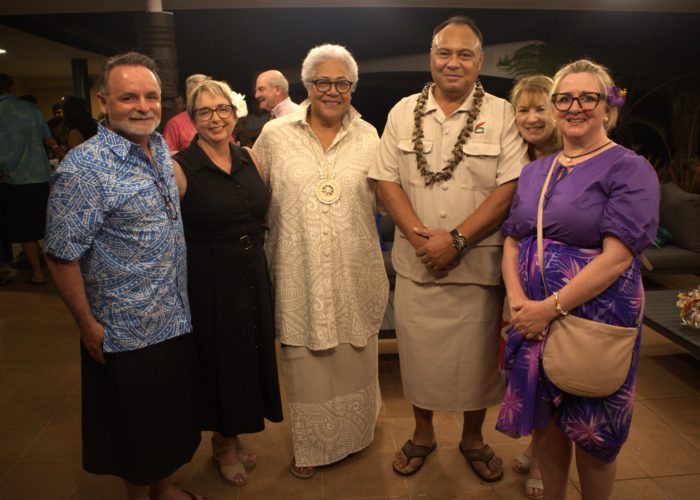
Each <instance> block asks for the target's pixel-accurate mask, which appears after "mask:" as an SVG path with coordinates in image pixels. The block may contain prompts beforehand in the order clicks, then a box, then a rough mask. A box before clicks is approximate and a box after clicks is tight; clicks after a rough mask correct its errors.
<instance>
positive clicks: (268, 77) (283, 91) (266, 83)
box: [255, 69, 299, 119]
mask: <svg viewBox="0 0 700 500" xmlns="http://www.w3.org/2000/svg"><path fill="white" fill-rule="evenodd" d="M255 99H256V100H257V101H258V103H260V109H262V110H265V111H269V112H270V115H272V118H273V119H274V118H279V117H280V116H284V115H288V114H291V113H294V111H296V109H297V108H298V107H299V105H298V104H295V103H294V102H292V100H291V99H290V98H289V82H288V81H287V79H286V78H285V77H284V75H283V74H282V73H280V72H279V71H277V70H276V69H270V70H268V71H263V72H262V73H260V74H259V75H258V78H257V80H256V81H255Z"/></svg>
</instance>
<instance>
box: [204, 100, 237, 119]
mask: <svg viewBox="0 0 700 500" xmlns="http://www.w3.org/2000/svg"><path fill="white" fill-rule="evenodd" d="M235 110H236V108H234V107H233V106H231V105H230V104H219V105H218V106H217V107H216V108H213V109H212V108H197V109H195V110H194V116H196V117H197V118H199V119H200V120H202V121H203V122H208V121H209V120H211V117H212V116H214V111H216V114H217V115H219V118H221V119H222V120H225V119H226V118H230V117H231V116H232V115H233V113H234V111H235Z"/></svg>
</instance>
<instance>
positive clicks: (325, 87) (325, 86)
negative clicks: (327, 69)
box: [311, 78, 352, 94]
mask: <svg viewBox="0 0 700 500" xmlns="http://www.w3.org/2000/svg"><path fill="white" fill-rule="evenodd" d="M311 83H313V84H314V87H316V90H318V91H319V92H323V93H326V92H328V91H329V90H330V89H331V87H333V86H335V90H336V92H338V93H339V94H347V93H348V92H350V89H351V88H352V82H351V81H348V80H338V81H337V82H332V81H330V80H326V79H325V78H322V79H320V80H311Z"/></svg>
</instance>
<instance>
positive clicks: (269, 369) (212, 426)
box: [173, 80, 282, 486]
mask: <svg viewBox="0 0 700 500" xmlns="http://www.w3.org/2000/svg"><path fill="white" fill-rule="evenodd" d="M187 113H188V114H189V116H190V118H191V119H192V121H193V123H194V126H195V128H196V130H197V136H196V137H195V139H194V140H193V141H192V144H191V145H190V146H189V147H188V148H187V149H186V150H184V151H181V152H179V153H178V154H177V155H176V156H175V157H174V162H173V163H174V166H175V176H176V178H177V184H178V189H179V191H180V198H181V200H182V201H181V204H180V205H181V209H182V221H183V224H184V228H185V239H186V241H187V266H188V290H189V298H190V305H191V309H192V324H193V329H194V334H195V335H196V337H197V342H198V347H199V355H200V385H199V387H200V395H201V408H202V430H208V431H213V435H212V451H213V458H214V462H215V463H216V465H217V467H218V469H219V472H220V473H221V475H222V476H223V477H224V478H225V479H226V480H228V481H229V482H231V483H232V484H234V485H236V486H242V485H244V484H246V482H247V480H248V475H247V472H246V469H248V470H250V469H252V468H253V467H254V466H255V461H256V458H255V455H253V454H252V453H251V452H250V451H248V450H245V449H244V448H242V446H241V443H240V441H239V439H238V434H243V433H250V432H258V431H261V430H263V429H264V427H265V423H264V419H265V418H267V419H268V420H270V421H273V422H279V421H281V420H282V408H281V402H280V393H279V385H278V380H277V365H276V359H275V343H274V314H273V306H272V295H271V290H270V285H269V278H268V271H267V262H266V260H265V253H264V252H263V232H264V229H265V227H264V222H265V216H266V214H267V208H268V205H269V202H270V193H269V191H268V189H267V186H266V185H265V182H264V181H263V179H262V176H261V174H260V172H259V170H258V167H257V162H256V161H255V159H254V158H252V157H251V152H250V151H249V150H248V149H246V148H241V147H238V146H236V145H234V144H230V142H229V141H230V138H231V133H232V132H233V128H234V126H235V125H236V120H237V119H238V118H240V117H242V116H245V114H246V107H245V100H244V99H243V96H241V95H239V94H236V93H234V92H232V91H231V89H230V87H229V86H228V85H227V84H226V83H225V82H218V81H214V80H207V81H204V82H202V83H201V84H199V85H198V86H197V87H196V88H195V90H194V91H193V92H192V94H191V95H190V96H189V98H188V101H187Z"/></svg>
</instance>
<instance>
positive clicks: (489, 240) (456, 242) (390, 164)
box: [370, 16, 527, 482]
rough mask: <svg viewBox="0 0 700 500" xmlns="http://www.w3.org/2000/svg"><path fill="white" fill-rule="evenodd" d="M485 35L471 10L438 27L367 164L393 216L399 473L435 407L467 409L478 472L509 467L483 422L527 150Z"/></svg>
mask: <svg viewBox="0 0 700 500" xmlns="http://www.w3.org/2000/svg"><path fill="white" fill-rule="evenodd" d="M482 43H483V42H482V36H481V32H480V30H479V29H478V27H477V26H476V23H475V22H474V21H473V20H472V19H470V18H468V17H464V16H454V17H451V18H449V19H448V20H446V21H445V22H443V23H441V24H440V25H438V26H437V27H436V28H435V30H434V32H433V39H432V46H431V49H430V70H431V75H432V78H433V82H431V83H428V84H426V86H425V87H424V88H423V91H422V92H421V93H419V94H414V95H412V96H409V97H406V98H404V99H402V100H401V101H399V103H398V104H396V106H394V108H393V109H392V110H391V111H390V113H389V117H388V119H387V125H386V128H385V129H384V133H383V134H382V140H381V146H380V149H379V155H378V161H377V164H376V166H375V168H373V169H372V170H371V171H370V178H372V179H376V180H377V181H378V182H377V195H378V197H379V200H380V201H381V203H382V205H383V206H384V207H385V208H386V210H387V211H388V212H389V215H390V216H391V218H392V220H393V221H394V222H395V223H396V226H397V229H396V237H395V238H394V246H393V248H392V262H393V264H394V268H395V269H396V272H397V277H396V295H395V301H394V311H395V316H396V338H397V341H398V345H399V358H400V361H401V363H400V364H401V379H402V382H403V390H404V394H405V396H406V398H407V399H408V400H409V401H411V403H412V405H413V416H414V421H415V427H414V431H413V435H412V437H411V438H410V439H408V440H407V441H406V442H405V444H404V445H403V446H402V448H401V449H400V450H398V451H397V453H396V455H395V456H394V461H393V469H394V471H395V472H396V473H397V474H399V475H401V476H410V475H412V474H415V473H416V472H418V470H419V469H420V468H421V467H422V466H423V464H424V463H425V460H426V458H427V457H428V455H430V454H431V453H432V452H433V451H434V450H435V448H436V446H437V445H436V442H437V439H436V435H435V429H434V426H433V412H434V410H441V411H459V412H461V413H462V415H463V425H462V435H461V439H460V442H459V444H458V449H459V451H460V453H461V454H462V455H463V457H464V459H465V460H466V462H467V464H468V465H469V467H470V468H471V470H472V471H473V472H474V473H475V474H476V475H477V476H478V477H479V479H481V480H483V481H487V482H491V481H498V480H500V479H501V477H502V476H503V467H502V460H501V459H500V458H499V457H497V456H496V455H495V453H494V451H493V450H492V449H491V447H490V446H489V445H488V444H486V443H485V442H484V437H483V434H482V425H483V422H484V417H485V416H486V408H488V407H489V406H491V405H495V404H497V403H499V402H500V401H501V398H502V385H501V376H500V374H499V371H498V343H499V331H500V326H501V323H502V306H503V290H502V287H501V274H500V266H499V265H498V263H499V262H500V257H501V251H502V248H501V245H502V238H501V236H500V234H498V228H499V227H500V224H501V222H502V221H503V219H505V217H506V215H507V214H508V208H509V207H510V201H511V197H512V196H513V193H514V192H515V185H516V182H515V181H516V179H517V178H518V176H519V175H520V170H521V168H522V166H523V165H524V164H525V162H526V159H527V157H526V154H525V153H526V150H525V143H524V142H523V140H522V139H521V138H520V136H519V135H518V131H517V130H516V128H515V123H514V121H513V119H514V117H513V108H512V106H510V104H508V102H506V101H504V100H503V99H500V98H498V97H495V96H493V95H491V94H488V93H486V92H485V91H484V88H483V86H482V85H481V83H480V82H479V80H478V77H479V72H480V71H481V66H482V63H483V60H484V53H483V50H482ZM423 139H425V140H423Z"/></svg>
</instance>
